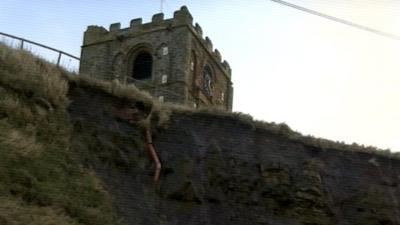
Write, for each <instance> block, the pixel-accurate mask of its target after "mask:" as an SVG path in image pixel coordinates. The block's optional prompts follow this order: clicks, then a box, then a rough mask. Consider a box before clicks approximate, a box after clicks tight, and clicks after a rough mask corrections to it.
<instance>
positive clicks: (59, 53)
mask: <svg viewBox="0 0 400 225" xmlns="http://www.w3.org/2000/svg"><path fill="white" fill-rule="evenodd" d="M61 54H62V53H61V52H58V59H57V67H59V66H60V61H61Z"/></svg>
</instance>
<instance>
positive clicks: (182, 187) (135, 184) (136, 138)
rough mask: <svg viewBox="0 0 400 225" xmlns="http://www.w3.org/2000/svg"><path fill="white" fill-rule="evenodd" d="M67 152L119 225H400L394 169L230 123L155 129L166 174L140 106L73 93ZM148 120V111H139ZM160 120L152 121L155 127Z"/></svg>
mask: <svg viewBox="0 0 400 225" xmlns="http://www.w3.org/2000/svg"><path fill="white" fill-rule="evenodd" d="M69 98H70V99H71V101H72V102H71V104H70V106H69V115H70V119H71V122H72V124H73V126H74V132H73V137H72V140H73V146H74V147H75V148H79V149H82V152H89V153H87V154H82V156H81V158H82V159H83V160H82V161H83V162H84V163H85V165H86V166H87V167H91V168H93V169H94V170H95V171H96V173H97V175H98V176H99V177H100V179H101V180H102V181H103V182H104V184H105V186H106V190H107V191H108V192H109V193H110V194H111V196H112V197H113V202H114V205H115V207H116V208H117V211H118V212H119V215H120V216H121V217H122V218H123V223H125V224H143V225H154V224H167V225H172V224H193V225H194V224H199V225H200V224H218V225H220V224H230V225H231V224H237V225H243V224H269V225H275V224H276V225H278V224H282V225H283V224H285V225H295V224H308V225H311V224H315V225H323V224H343V225H344V224H360V225H361V224H363V225H366V224H367V225H368V224H371V225H372V224H373V225H389V224H400V203H399V201H400V186H399V182H400V160H398V159H394V158H390V157H386V156H379V155H377V154H373V153H365V152H351V151H343V150H339V149H333V148H332V149H329V148H328V149H322V148H320V147H316V146H313V145H308V144H306V143H305V142H301V141H296V140H291V139H289V138H287V137H286V136H285V135H284V134H281V133H279V132H271V131H270V130H268V129H264V128H257V127H255V126H252V125H251V124H250V123H246V122H242V121H241V120H239V119H236V118H233V117H232V116H223V115H212V114H209V113H188V112H174V113H172V115H171V117H170V119H169V121H168V123H167V124H164V125H163V126H162V127H157V126H156V125H154V126H153V129H152V131H153V140H154V146H155V148H156V150H157V152H158V154H159V156H160V159H161V161H162V165H163V168H162V174H161V177H160V180H159V182H158V183H154V182H153V174H154V163H153V161H152V160H151V158H150V156H149V154H148V153H147V151H146V148H145V144H144V138H143V135H142V130H143V129H142V128H141V127H140V126H138V125H135V124H134V123H130V122H129V121H128V120H127V119H126V118H124V116H121V115H123V113H122V114H121V112H131V114H132V115H133V117H143V106H142V105H141V104H140V103H138V102H134V101H122V100H121V99H117V98H115V97H113V96H111V95H109V94H105V93H104V92H101V91H98V90H95V89H90V88H84V87H79V86H72V87H71V89H70V93H69ZM144 111H146V110H144ZM156 122H157V121H155V120H153V124H155V123H156Z"/></svg>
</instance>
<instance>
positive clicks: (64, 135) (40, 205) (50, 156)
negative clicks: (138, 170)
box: [0, 45, 118, 225]
mask: <svg viewBox="0 0 400 225" xmlns="http://www.w3.org/2000/svg"><path fill="white" fill-rule="evenodd" d="M65 75H67V73H66V72H64V71H62V70H60V69H59V68H56V67H55V66H54V65H52V64H49V63H46V62H44V61H43V60H41V59H38V58H37V57H33V56H32V55H31V54H29V53H27V52H24V51H19V50H13V49H10V48H8V47H6V46H3V45H0V224H6V225H8V224H9V225H14V224H15V225H16V224H24V225H28V224H32V225H50V224H57V225H78V224H91V225H97V224H98V225H100V224H118V221H117V218H116V216H115V214H114V212H113V208H112V207H111V203H110V199H109V196H108V195H107V193H106V192H105V191H104V190H103V187H102V184H101V182H100V181H99V180H98V179H97V178H96V176H95V174H94V173H93V172H91V171H89V170H87V169H85V168H83V167H82V166H81V165H80V163H79V159H78V157H77V156H78V154H77V149H72V148H70V145H69V141H70V140H69V138H70V130H71V127H70V125H69V121H68V116H67V112H66V109H67V107H68V101H69V100H68V98H67V91H68V82H67V80H66V79H65Z"/></svg>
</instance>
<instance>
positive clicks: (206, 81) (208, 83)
mask: <svg viewBox="0 0 400 225" xmlns="http://www.w3.org/2000/svg"><path fill="white" fill-rule="evenodd" d="M213 86H214V84H213V74H212V71H211V68H210V66H209V65H206V66H205V67H204V70H203V90H204V92H205V94H206V95H207V96H209V97H211V96H212V89H213Z"/></svg>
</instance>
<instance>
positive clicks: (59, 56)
mask: <svg viewBox="0 0 400 225" xmlns="http://www.w3.org/2000/svg"><path fill="white" fill-rule="evenodd" d="M0 36H3V40H1V39H0V43H4V44H5V45H9V46H11V47H15V46H13V44H9V43H7V41H6V40H5V38H4V37H7V38H11V39H12V40H17V41H18V42H19V45H18V48H20V49H24V50H27V51H31V50H30V49H27V48H26V47H25V46H26V44H27V43H28V44H31V45H33V46H37V47H40V48H43V49H47V50H50V51H52V52H55V53H57V60H56V62H55V64H56V65H57V66H62V67H64V68H65V69H67V70H69V71H72V72H77V70H78V67H76V68H75V69H71V68H68V66H65V65H62V63H61V59H62V57H63V56H65V57H67V58H69V60H71V59H73V60H76V61H77V62H79V61H80V58H79V57H76V56H74V55H71V54H69V53H67V52H64V51H61V50H59V49H55V48H52V47H50V46H47V45H44V44H40V43H37V42H34V41H31V40H28V39H25V38H21V37H17V36H14V35H11V34H6V33H3V32H0ZM31 52H32V51H31ZM32 53H33V52H32ZM33 54H34V53H33ZM44 58H45V59H46V60H47V61H50V62H52V61H51V60H50V59H49V57H44ZM53 62H54V61H53Z"/></svg>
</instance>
